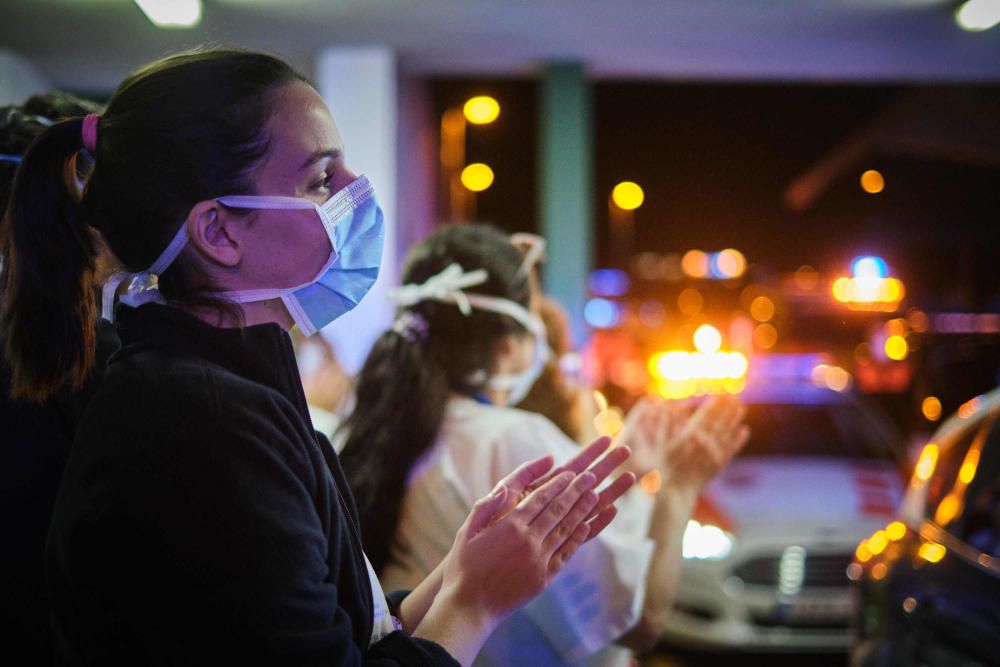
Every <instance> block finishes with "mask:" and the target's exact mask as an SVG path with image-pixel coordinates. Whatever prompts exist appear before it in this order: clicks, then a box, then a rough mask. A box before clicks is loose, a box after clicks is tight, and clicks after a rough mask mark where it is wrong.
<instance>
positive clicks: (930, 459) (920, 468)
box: [914, 442, 938, 482]
mask: <svg viewBox="0 0 1000 667" xmlns="http://www.w3.org/2000/svg"><path fill="white" fill-rule="evenodd" d="M937 460H938V446H937V445H936V444H935V443H933V442H929V443H927V444H926V445H924V449H923V451H921V452H920V458H919V459H918V460H917V468H916V471H915V472H914V474H915V475H916V477H917V479H919V480H921V481H924V482H926V481H927V480H929V479H930V478H931V475H933V474H934V468H936V467H937Z"/></svg>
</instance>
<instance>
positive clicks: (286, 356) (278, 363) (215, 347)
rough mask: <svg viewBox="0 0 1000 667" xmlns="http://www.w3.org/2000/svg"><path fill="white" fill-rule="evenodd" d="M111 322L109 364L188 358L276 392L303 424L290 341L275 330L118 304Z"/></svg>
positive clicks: (162, 308) (302, 397)
mask: <svg viewBox="0 0 1000 667" xmlns="http://www.w3.org/2000/svg"><path fill="white" fill-rule="evenodd" d="M116 318H117V321H118V334H119V336H120V337H121V343H122V347H121V349H120V350H119V351H118V352H117V353H116V354H114V355H113V356H112V357H111V359H109V361H108V363H109V365H111V364H114V363H116V362H117V361H119V360H122V359H126V358H128V357H130V356H132V355H135V354H138V353H140V352H145V351H152V350H165V351H167V350H169V351H170V352H171V353H175V354H176V353H180V354H189V355H193V356H196V357H199V358H201V359H204V360H206V361H209V362H211V363H213V364H216V365H218V366H221V367H223V368H225V369H226V370H228V371H230V372H231V373H234V374H235V375H238V376H240V377H242V378H245V379H247V380H250V381H252V382H256V383H257V384H262V385H265V386H267V387H270V388H271V389H274V390H275V391H278V392H279V393H281V394H282V395H283V396H285V398H287V399H288V400H289V401H291V402H292V404H293V405H295V406H296V408H298V409H299V411H300V412H301V413H302V415H303V418H304V419H305V420H306V422H307V423H309V409H308V406H307V404H306V399H305V393H304V392H303V390H302V382H301V379H300V377H299V371H298V367H297V365H296V363H295V351H294V349H293V347H292V341H291V338H290V337H289V336H288V334H287V333H286V332H285V331H284V330H283V329H282V328H281V327H280V326H279V325H277V324H274V323H269V324H256V325H253V326H248V327H240V328H219V327H214V326H212V325H210V324H207V323H206V322H203V321H202V320H199V319H198V318H196V317H194V316H193V315H189V314H188V313H185V312H183V311H181V310H178V309H177V308H172V307H169V306H164V305H161V304H157V303H149V304H145V305H142V306H140V307H138V308H130V307H128V306H124V305H119V306H118V310H117V313H116Z"/></svg>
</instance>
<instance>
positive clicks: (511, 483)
mask: <svg viewBox="0 0 1000 667" xmlns="http://www.w3.org/2000/svg"><path fill="white" fill-rule="evenodd" d="M552 463H553V458H552V457H551V456H543V457H541V458H539V459H535V460H534V461H528V462H527V463H522V464H521V465H519V466H518V467H517V468H516V469H515V470H514V472H512V473H511V474H509V475H507V476H506V477H504V478H503V479H502V480H500V484H502V485H503V486H505V487H507V491H508V497H509V498H510V499H511V500H514V499H516V498H519V497H520V496H521V494H522V493H524V492H525V491H526V490H528V489H529V488H531V486H532V485H533V484H537V485H539V486H540V485H541V477H542V476H543V475H545V473H547V472H548V471H549V469H550V468H551V467H552ZM557 473H558V471H555V472H554V473H553V475H554V474H557ZM551 478H552V475H550V476H549V477H548V478H547V479H546V480H545V481H548V479H551ZM498 486H499V485H498Z"/></svg>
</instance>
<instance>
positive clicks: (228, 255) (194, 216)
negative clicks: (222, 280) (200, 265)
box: [184, 199, 246, 268]
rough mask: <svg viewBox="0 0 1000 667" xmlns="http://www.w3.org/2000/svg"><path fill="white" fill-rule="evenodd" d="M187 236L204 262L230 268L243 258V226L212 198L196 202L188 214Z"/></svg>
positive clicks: (237, 218)
mask: <svg viewBox="0 0 1000 667" xmlns="http://www.w3.org/2000/svg"><path fill="white" fill-rule="evenodd" d="M184 224H186V225H187V230H188V237H189V238H190V242H191V245H193V246H194V247H195V248H197V250H198V253H199V254H200V255H201V256H202V257H203V258H204V259H206V260H207V261H209V262H212V263H214V264H218V265H220V266H223V267H225V268H233V267H235V266H236V265H237V264H239V263H240V259H241V258H242V256H243V253H242V248H241V246H240V239H241V234H240V230H241V229H243V228H244V227H245V226H246V224H245V220H244V219H243V218H242V217H238V216H235V215H233V214H232V213H231V212H230V211H229V210H228V209H226V207H225V206H223V205H222V204H220V203H218V202H216V201H213V200H211V199H208V200H205V201H201V202H198V203H197V204H195V205H194V206H193V207H192V208H191V211H190V212H189V213H188V217H187V220H186V221H185V223H184Z"/></svg>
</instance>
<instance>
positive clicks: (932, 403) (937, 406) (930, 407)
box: [920, 396, 941, 422]
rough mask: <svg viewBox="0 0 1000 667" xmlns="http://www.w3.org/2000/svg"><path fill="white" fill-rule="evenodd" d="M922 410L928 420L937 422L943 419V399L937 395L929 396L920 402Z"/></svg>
mask: <svg viewBox="0 0 1000 667" xmlns="http://www.w3.org/2000/svg"><path fill="white" fill-rule="evenodd" d="M920 411H921V412H923V413H924V418H925V419H926V420H927V421H931V422H936V421H937V420H939V419H941V400H940V399H939V398H938V397H937V396H928V397H927V398H925V399H924V400H923V403H921V404H920Z"/></svg>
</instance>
